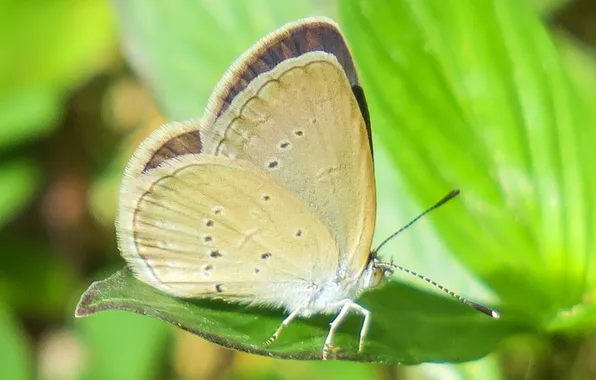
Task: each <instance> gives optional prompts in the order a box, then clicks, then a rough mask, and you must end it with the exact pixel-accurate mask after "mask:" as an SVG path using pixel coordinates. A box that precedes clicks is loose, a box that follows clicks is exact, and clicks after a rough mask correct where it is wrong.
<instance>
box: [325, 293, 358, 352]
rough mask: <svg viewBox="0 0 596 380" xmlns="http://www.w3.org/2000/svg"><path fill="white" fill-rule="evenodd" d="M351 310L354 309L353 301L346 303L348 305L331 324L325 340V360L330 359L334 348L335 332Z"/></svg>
mask: <svg viewBox="0 0 596 380" xmlns="http://www.w3.org/2000/svg"><path fill="white" fill-rule="evenodd" d="M351 308H352V301H351V300H348V301H346V303H345V304H344V305H343V306H342V308H341V310H340V311H339V314H337V317H335V319H334V320H333V322H331V323H330V324H329V326H330V327H329V332H328V333H327V338H326V339H325V345H324V346H323V360H327V358H328V357H329V350H330V349H331V348H332V346H331V342H332V341H333V336H334V335H335V331H337V329H338V328H339V325H340V324H341V323H342V322H343V320H344V319H346V316H347V315H348V313H349V312H350V309H351Z"/></svg>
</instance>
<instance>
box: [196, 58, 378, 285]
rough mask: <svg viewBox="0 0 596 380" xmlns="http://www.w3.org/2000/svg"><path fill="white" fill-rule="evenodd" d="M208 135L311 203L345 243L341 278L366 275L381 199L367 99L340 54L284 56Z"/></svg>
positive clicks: (222, 151) (214, 148)
mask: <svg viewBox="0 0 596 380" xmlns="http://www.w3.org/2000/svg"><path fill="white" fill-rule="evenodd" d="M211 132H212V133H208V134H207V133H206V134H205V145H204V146H205V147H204V149H205V150H204V152H205V153H209V154H213V155H217V156H225V157H231V158H235V159H242V160H248V161H250V162H252V163H253V164H255V165H257V166H258V167H260V168H263V169H264V170H266V171H268V172H269V173H270V174H271V176H273V177H274V178H275V179H277V180H278V181H279V183H281V184H283V185H284V186H285V187H286V188H288V189H289V190H290V191H292V192H293V193H294V194H296V195H297V196H298V197H300V198H301V199H302V200H304V201H305V202H306V204H308V205H309V207H310V208H311V209H312V210H313V211H314V212H315V213H316V214H317V216H318V217H319V218H320V219H321V220H322V221H323V222H324V223H325V224H326V225H327V226H329V228H330V229H331V231H332V233H333V235H334V238H335V239H336V240H337V242H338V245H339V247H340V255H341V258H340V264H341V267H340V272H339V275H340V278H346V279H351V278H354V277H357V276H359V275H360V273H361V271H362V270H363V269H364V267H365V265H366V262H367V261H368V256H369V253H370V245H371V241H372V235H373V231H374V222H375V212H376V199H375V185H374V177H373V163H372V154H371V151H370V147H369V139H368V132H367V129H366V124H365V121H364V118H363V116H362V113H361V110H360V107H359V104H358V102H357V100H356V98H355V96H354V94H353V93H352V89H351V87H350V83H349V81H348V79H347V77H346V74H345V72H344V70H343V69H342V66H341V65H340V64H339V62H338V60H337V59H336V57H335V56H334V55H331V54H328V53H325V52H320V51H317V52H310V53H306V54H303V55H301V56H300V57H298V58H291V59H287V60H285V61H283V62H281V63H280V64H279V65H277V66H276V67H275V68H274V69H273V70H271V71H269V72H266V73H264V74H261V75H259V76H258V77H257V78H256V79H254V80H253V81H252V82H251V83H250V84H249V85H248V86H247V87H246V89H244V91H243V92H241V93H240V94H238V95H237V96H236V97H235V98H234V100H233V101H232V103H231V104H230V106H229V107H228V109H227V110H226V112H224V113H223V114H222V115H221V116H220V117H219V118H218V119H217V120H216V121H215V124H214V126H213V129H212V131H211Z"/></svg>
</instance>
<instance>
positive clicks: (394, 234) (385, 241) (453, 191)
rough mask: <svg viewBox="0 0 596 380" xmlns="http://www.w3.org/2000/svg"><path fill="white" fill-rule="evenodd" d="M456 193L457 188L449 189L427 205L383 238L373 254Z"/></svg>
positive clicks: (457, 191)
mask: <svg viewBox="0 0 596 380" xmlns="http://www.w3.org/2000/svg"><path fill="white" fill-rule="evenodd" d="M458 194H459V190H458V189H455V190H451V192H450V193H449V194H447V195H445V196H444V197H443V198H441V200H440V201H438V202H437V203H435V204H434V205H432V206H431V207H429V208H427V209H426V210H424V211H423V212H421V213H420V215H418V216H417V217H415V218H414V219H412V220H411V221H410V222H409V223H408V224H406V225H405V226H403V227H402V228H400V229H399V230H397V232H395V233H393V234H391V236H389V237H388V238H387V239H385V240H383V242H382V243H381V244H379V246H378V247H377V248H375V249H374V250H373V254H375V253H376V252H378V251H379V250H380V249H381V247H382V246H384V245H385V244H387V243H388V242H389V240H391V239H393V238H394V237H396V236H397V235H399V234H400V233H401V232H402V231H404V230H405V229H407V228H409V227H410V226H412V225H413V224H414V223H416V222H417V221H418V220H420V218H422V217H423V216H424V215H426V214H428V213H429V212H431V211H432V210H434V209H436V208H439V207H441V206H443V205H444V204H445V203H447V202H448V201H450V200H451V199H453V198H455V197H456V196H457V195H458Z"/></svg>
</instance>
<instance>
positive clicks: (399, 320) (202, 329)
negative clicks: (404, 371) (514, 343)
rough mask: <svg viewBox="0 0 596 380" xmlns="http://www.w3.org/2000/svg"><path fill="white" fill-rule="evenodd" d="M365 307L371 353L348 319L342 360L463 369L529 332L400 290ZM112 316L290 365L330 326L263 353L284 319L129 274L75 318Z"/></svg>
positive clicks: (94, 296)
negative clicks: (164, 288)
mask: <svg viewBox="0 0 596 380" xmlns="http://www.w3.org/2000/svg"><path fill="white" fill-rule="evenodd" d="M361 301H362V302H361V304H362V305H363V306H364V307H366V308H368V309H369V310H370V311H371V313H372V324H371V330H370V333H369V336H368V339H367V341H366V349H365V350H364V352H363V353H362V354H358V352H357V351H358V332H359V328H360V323H361V321H360V320H359V318H358V317H357V316H350V317H349V318H348V320H346V321H345V324H344V325H343V327H342V328H341V329H340V331H339V332H338V334H337V335H336V339H335V344H336V345H337V346H338V347H340V351H339V352H338V358H339V359H344V360H357V361H375V362H386V363H403V364H415V363H420V362H426V361H450V362H461V361H467V360H471V359H474V358H478V357H480V356H482V355H485V354H487V353H488V352H490V351H491V350H492V348H493V347H494V346H495V344H496V343H497V342H498V341H499V340H500V339H502V338H503V337H505V336H507V335H509V334H511V333H514V332H516V331H523V330H525V327H524V326H523V325H520V324H519V323H518V322H516V321H515V319H513V318H503V319H500V320H494V319H491V318H489V317H488V316H486V315H483V314H480V313H478V312H476V311H475V310H473V309H471V308H469V307H467V306H465V305H462V304H460V303H458V302H457V301H455V300H453V299H450V298H446V297H443V296H438V295H436V294H430V293H426V292H423V291H421V290H417V289H415V288H411V287H409V286H406V285H403V284H399V283H396V282H392V283H389V284H387V285H386V286H384V287H382V288H381V289H379V290H376V291H372V292H370V293H367V294H365V295H364V296H363V297H362V298H361ZM110 309H116V310H127V311H132V312H135V313H139V314H144V315H147V316H151V317H154V318H159V319H161V320H163V321H165V322H168V323H171V324H174V325H176V326H178V327H180V328H183V329H185V330H187V331H190V332H192V333H194V334H197V335H199V336H201V337H203V338H205V339H207V340H209V341H212V342H214V343H217V344H219V345H222V346H225V347H229V348H233V349H237V350H241V351H246V352H250V353H255V354H260V355H267V356H273V357H279V358H288V359H320V358H321V350H322V347H323V341H324V339H325V336H326V334H327V329H328V324H329V322H330V320H331V319H332V318H333V316H323V315H318V316H315V317H313V318H310V319H308V320H297V321H295V322H293V323H292V324H291V325H290V326H289V327H288V328H287V329H286V330H284V331H283V334H282V335H281V336H280V338H279V339H278V340H277V341H276V342H274V343H273V344H272V345H271V346H269V347H264V346H263V342H265V341H266V340H267V339H268V338H269V337H270V336H271V334H272V333H273V331H275V329H276V328H277V327H278V326H279V324H280V322H281V320H282V318H283V315H284V314H283V312H282V311H275V310H266V309H262V308H254V307H245V306H241V305H235V304H226V303H223V302H218V301H212V300H184V299H178V298H174V297H170V296H168V295H165V294H164V293H161V292H159V291H157V290H155V289H153V288H152V287H150V286H148V285H146V284H143V283H142V282H140V281H138V280H136V279H134V278H133V277H132V275H131V273H130V272H129V271H128V270H127V269H124V270H121V271H119V272H118V273H116V274H114V275H112V276H111V277H109V278H108V279H106V280H104V281H99V282H96V283H94V284H92V285H91V287H90V288H89V289H88V290H87V291H86V292H85V294H83V296H82V297H81V301H80V302H79V305H78V306H77V309H76V315H77V316H78V317H84V316H88V315H90V314H93V313H96V312H99V311H103V310H110ZM437 342H441V344H437Z"/></svg>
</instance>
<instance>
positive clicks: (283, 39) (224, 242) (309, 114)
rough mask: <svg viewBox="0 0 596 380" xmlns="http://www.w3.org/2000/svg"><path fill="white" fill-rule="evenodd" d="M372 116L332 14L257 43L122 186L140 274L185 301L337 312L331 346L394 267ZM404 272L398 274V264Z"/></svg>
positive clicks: (146, 150)
mask: <svg viewBox="0 0 596 380" xmlns="http://www.w3.org/2000/svg"><path fill="white" fill-rule="evenodd" d="M375 194H376V192H375V179H374V172H373V155H372V140H371V132H370V118H369V113H368V108H367V104H366V99H365V96H364V92H363V90H362V87H361V85H360V82H359V79H358V75H357V73H356V68H355V64H354V61H353V59H352V54H351V53H350V50H349V48H348V45H347V43H346V40H345V38H344V36H343V34H342V33H341V32H340V30H339V27H338V25H337V24H336V23H335V22H334V21H332V20H330V19H328V18H322V17H315V18H306V19H302V20H298V21H295V22H292V23H289V24H287V25H285V26H284V27H282V28H281V29H279V30H277V31H275V32H273V33H271V34H269V35H268V36H266V37H264V38H263V39H261V40H260V41H259V42H257V43H256V44H255V45H254V46H253V47H252V48H250V49H249V50H248V51H247V52H246V53H244V54H243V55H242V56H241V57H240V58H238V59H237V60H236V62H235V63H234V64H233V65H232V67H231V68H230V69H229V71H228V72H227V73H226V74H225V75H224V77H223V78H222V79H221V81H220V82H219V84H218V85H217V87H216V88H215V90H214V92H213V94H212V96H211V98H210V100H209V102H208V105H207V108H206V111H205V113H204V115H203V117H202V118H201V119H199V120H191V121H188V122H172V123H169V124H166V125H164V126H162V127H161V128H159V129H158V130H156V131H155V132H154V133H153V134H151V135H150V136H149V137H148V138H147V139H146V140H145V141H143V142H142V143H141V144H140V146H139V147H138V149H137V150H136V152H135V153H134V155H133V157H132V158H131V160H130V161H129V163H128V165H127V167H126V170H125V174H124V179H123V181H122V185H121V189H120V198H119V207H118V217H117V221H116V229H117V236H118V245H119V249H120V251H121V254H122V256H123V257H124V259H125V260H126V261H127V263H128V266H129V267H130V268H131V269H132V271H133V273H134V275H135V277H136V278H137V279H139V280H141V281H143V282H145V283H147V284H149V285H151V286H153V287H154V288H157V289H158V290H160V291H162V292H165V293H167V294H170V295H172V296H176V297H183V298H213V299H222V300H225V301H229V302H238V303H242V304H250V305H262V306H269V307H274V308H283V309H285V310H286V311H287V312H288V315H287V317H285V319H284V320H283V321H282V323H281V325H280V327H279V328H278V329H277V330H276V331H275V332H274V333H273V335H272V337H271V339H269V340H268V341H267V342H265V344H271V343H272V342H273V341H274V340H275V339H277V338H278V337H279V335H280V333H281V331H282V330H283V329H284V328H285V327H286V326H287V325H288V324H290V322H292V320H294V319H295V318H296V317H301V318H308V317H310V316H312V315H313V314H321V313H322V314H336V317H335V319H334V320H333V321H332V322H331V324H330V329H329V332H328V334H327V336H326V338H325V340H324V343H323V348H322V358H323V359H327V358H329V353H330V352H331V349H332V347H333V346H332V343H333V337H334V334H335V332H336V331H337V329H338V327H339V325H340V324H341V322H342V321H343V320H344V319H345V317H346V316H347V315H348V313H350V312H356V313H359V314H361V315H362V317H363V324H362V328H361V330H360V341H359V351H361V350H362V349H363V346H364V342H365V338H366V335H367V332H368V330H369V327H370V321H371V313H370V311H369V310H367V309H365V308H364V307H363V306H361V305H359V304H358V303H357V302H356V299H357V297H358V296H359V295H360V294H361V293H362V292H363V291H365V290H368V289H371V288H374V287H375V286H377V285H379V284H380V283H381V280H382V279H383V277H384V276H385V275H386V273H387V272H388V271H391V269H392V268H393V267H396V266H394V265H393V264H390V263H383V262H381V261H380V260H379V258H378V257H377V255H376V253H375V251H371V244H372V238H373V232H374V228H375V218H376V195H375ZM399 268H401V267H399Z"/></svg>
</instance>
